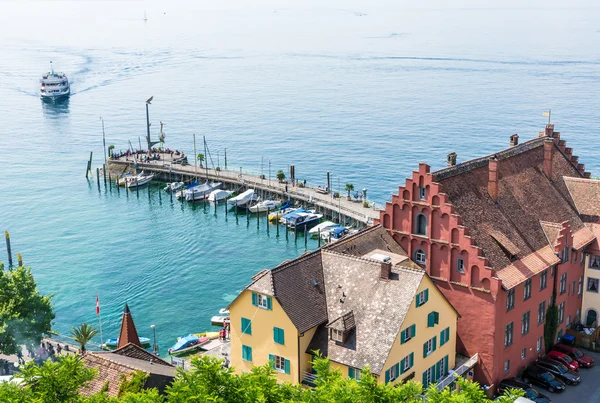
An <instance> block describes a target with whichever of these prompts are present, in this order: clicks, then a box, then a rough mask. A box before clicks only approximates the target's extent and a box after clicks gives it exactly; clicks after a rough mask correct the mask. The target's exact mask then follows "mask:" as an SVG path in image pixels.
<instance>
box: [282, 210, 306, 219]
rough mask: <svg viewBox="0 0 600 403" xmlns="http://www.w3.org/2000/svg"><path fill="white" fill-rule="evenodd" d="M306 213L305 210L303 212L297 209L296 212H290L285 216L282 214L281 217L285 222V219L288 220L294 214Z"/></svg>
mask: <svg viewBox="0 0 600 403" xmlns="http://www.w3.org/2000/svg"><path fill="white" fill-rule="evenodd" d="M306 212H307V211H306V210H304V209H303V208H299V209H298V210H294V211H290V212H289V213H287V214H284V215H283V216H282V217H283V218H284V219H286V220H287V219H289V218H290V217H291V216H292V215H294V214H296V213H306Z"/></svg>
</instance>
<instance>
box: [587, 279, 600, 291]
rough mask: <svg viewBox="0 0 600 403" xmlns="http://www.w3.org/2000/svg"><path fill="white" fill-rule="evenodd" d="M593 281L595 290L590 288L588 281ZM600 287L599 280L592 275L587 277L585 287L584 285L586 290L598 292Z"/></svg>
mask: <svg viewBox="0 0 600 403" xmlns="http://www.w3.org/2000/svg"><path fill="white" fill-rule="evenodd" d="M592 282H593V283H594V284H595V285H596V289H595V290H591V289H590V283H592ZM599 288H600V280H599V279H597V278H594V277H588V281H587V287H586V291H587V292H593V293H595V294H598V291H599V290H598V289H599Z"/></svg>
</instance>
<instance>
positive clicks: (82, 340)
mask: <svg viewBox="0 0 600 403" xmlns="http://www.w3.org/2000/svg"><path fill="white" fill-rule="evenodd" d="M71 334H72V335H73V338H74V339H75V341H76V342H77V343H79V344H80V345H81V354H82V355H83V353H85V345H86V344H88V343H89V342H90V340H92V338H93V337H94V336H95V335H96V334H98V329H95V328H94V327H93V326H92V325H90V324H88V323H82V324H81V325H80V326H73V330H72V331H71Z"/></svg>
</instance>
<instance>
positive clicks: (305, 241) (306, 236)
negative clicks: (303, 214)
mask: <svg viewBox="0 0 600 403" xmlns="http://www.w3.org/2000/svg"><path fill="white" fill-rule="evenodd" d="M307 230H308V227H307V226H304V249H306V248H307V247H308V231H307Z"/></svg>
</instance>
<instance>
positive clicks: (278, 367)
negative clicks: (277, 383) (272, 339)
mask: <svg viewBox="0 0 600 403" xmlns="http://www.w3.org/2000/svg"><path fill="white" fill-rule="evenodd" d="M274 361H275V364H274V365H273V368H274V369H275V371H277V372H285V358H283V357H281V356H279V355H276V356H275V357H274Z"/></svg>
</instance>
